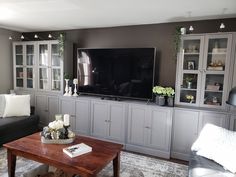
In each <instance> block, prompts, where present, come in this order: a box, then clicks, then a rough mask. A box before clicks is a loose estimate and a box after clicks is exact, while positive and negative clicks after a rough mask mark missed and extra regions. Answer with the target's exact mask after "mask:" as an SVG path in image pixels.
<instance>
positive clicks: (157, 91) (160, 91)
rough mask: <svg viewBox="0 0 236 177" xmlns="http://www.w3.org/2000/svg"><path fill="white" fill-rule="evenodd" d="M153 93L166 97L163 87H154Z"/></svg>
mask: <svg viewBox="0 0 236 177" xmlns="http://www.w3.org/2000/svg"><path fill="white" fill-rule="evenodd" d="M152 92H153V93H154V94H155V95H161V96H165V88H164V87H161V86H155V87H153V89H152Z"/></svg>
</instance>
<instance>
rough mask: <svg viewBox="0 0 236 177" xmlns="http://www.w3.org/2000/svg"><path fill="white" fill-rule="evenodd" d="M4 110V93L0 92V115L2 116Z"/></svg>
mask: <svg viewBox="0 0 236 177" xmlns="http://www.w3.org/2000/svg"><path fill="white" fill-rule="evenodd" d="M4 110H5V95H4V94H0V117H2V116H3V114H4Z"/></svg>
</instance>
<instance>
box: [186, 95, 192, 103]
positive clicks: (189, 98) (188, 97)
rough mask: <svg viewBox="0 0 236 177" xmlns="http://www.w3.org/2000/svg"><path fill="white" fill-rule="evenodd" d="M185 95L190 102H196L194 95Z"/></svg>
mask: <svg viewBox="0 0 236 177" xmlns="http://www.w3.org/2000/svg"><path fill="white" fill-rule="evenodd" d="M185 97H186V99H187V100H188V102H189V103H193V102H194V96H193V95H186V96H185Z"/></svg>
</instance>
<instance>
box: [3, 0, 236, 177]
mask: <svg viewBox="0 0 236 177" xmlns="http://www.w3.org/2000/svg"><path fill="white" fill-rule="evenodd" d="M81 3H82V4H81ZM168 3H169V4H170V3H173V2H155V1H150V2H149V3H148V4H146V2H144V1H140V2H138V3H136V2H134V1H132V0H131V1H128V2H124V1H121V2H119V3H118V2H107V1H105V0H104V1H102V2H100V3H98V2H96V3H95V2H93V3H92V2H82V1H71V2H66V1H63V0H59V1H55V0H49V1H38V0H34V1H32V2H27V1H25V0H21V1H18V2H17V1H2V2H1V3H0V4H1V6H0V27H1V28H0V53H1V56H0V62H1V63H0V83H1V84H0V94H9V93H10V92H11V93H15V94H17V95H30V105H31V106H33V107H34V109H35V111H34V112H35V114H36V115H38V116H39V118H38V119H39V120H38V121H39V128H42V127H44V126H47V125H48V124H49V123H50V122H53V121H54V120H55V115H58V114H62V115H65V114H69V115H70V128H69V129H70V130H72V131H73V132H75V133H76V134H79V135H85V136H89V137H93V138H96V139H101V140H103V141H109V142H113V143H120V144H123V145H124V147H123V149H124V150H125V152H132V153H134V154H126V156H125V157H122V155H121V170H122V169H124V167H122V163H123V164H126V162H124V160H122V158H123V159H124V158H126V157H127V156H130V157H132V155H140V156H141V155H142V160H140V161H139V162H140V164H135V163H134V161H138V160H137V159H139V158H140V159H141V157H140V156H138V157H136V156H135V158H134V159H132V160H130V159H129V160H130V161H133V162H132V163H134V164H135V165H133V166H132V167H131V166H129V167H130V170H129V173H128V172H127V171H125V170H124V171H125V172H124V174H125V173H126V172H127V174H125V175H127V176H132V173H133V174H134V176H142V175H144V176H150V177H151V176H158V175H159V176H164V175H167V174H169V175H175V176H186V175H188V174H189V175H190V173H196V172H195V171H194V172H192V171H190V172H189V171H188V168H189V167H191V164H190V165H188V161H189V160H190V158H191V156H190V154H191V147H192V144H193V143H194V142H195V140H196V139H197V138H198V137H199V136H200V132H201V130H202V129H203V127H204V125H205V124H207V123H212V124H215V125H217V126H219V127H223V128H225V129H226V130H228V131H230V132H231V133H232V132H233V131H235V130H236V114H235V109H234V108H233V106H229V105H228V104H226V103H225V102H226V101H227V100H228V96H229V92H230V90H231V89H232V88H233V87H235V86H236V79H235V78H236V77H235V74H236V65H235V57H236V54H235V50H236V47H235V46H236V34H235V31H236V9H235V7H236V4H235V2H234V1H229V2H227V3H224V2H217V3H216V2H214V1H210V0H209V1H204V2H203V1H202V3H201V2H194V1H181V2H178V3H177V2H175V4H174V5H173V6H171V7H170V5H169V4H168ZM206 3H207V4H208V6H206V5H204V4H206ZM124 4H125V8H124ZM134 4H136V5H135V6H134ZM160 4H161V5H160ZM176 6H180V7H181V8H180V9H176V8H175V7H176ZM25 7H28V8H25ZM81 12H82V13H81ZM107 14H109V15H107ZM191 41H192V42H193V43H190V42H191ZM211 42H212V43H211ZM189 44H191V45H189ZM45 45H47V47H46V49H48V53H46V55H48V56H50V57H49V58H50V60H53V57H52V56H53V45H58V46H59V48H60V47H62V50H63V54H62V55H60V54H59V56H58V58H60V64H58V66H53V64H52V65H51V66H44V65H40V56H44V57H45V56H46V55H44V54H45V53H43V52H45ZM207 45H209V46H210V47H209V48H211V50H212V52H209V51H207V50H208V49H207ZM18 46H22V51H23V52H22V54H21V53H18V51H17V47H18ZM27 46H33V47H34V53H33V54H34V57H35V58H34V59H35V61H34V62H35V63H34V64H33V66H27V64H26V63H27V62H26V61H28V60H27V58H28V56H30V55H31V53H30V54H28V55H27V52H26V51H27V50H26V48H27ZM40 47H41V48H40ZM144 48H148V49H149V48H150V49H154V52H152V54H153V53H154V57H152V58H155V60H153V59H151V60H152V62H153V63H152V66H153V67H152V71H151V73H152V74H153V75H152V76H151V79H152V83H151V86H152V87H153V86H162V87H164V88H166V87H171V88H173V89H174V90H175V99H174V102H175V105H174V106H168V103H167V101H166V102H165V106H160V105H157V104H159V103H156V100H155V98H156V97H155V93H152V88H151V89H149V94H151V96H150V95H147V96H146V95H145V96H144V95H143V94H142V93H141V92H140V93H139V95H137V94H136V95H135V96H133V95H131V96H130V95H129V96H127V95H116V96H115V97H112V95H111V94H107V92H106V94H105V92H104V93H99V95H98V94H97V92H96V94H94V93H91V91H89V94H88V92H87V91H85V93H83V91H84V90H83V89H86V87H84V88H83V85H82V83H83V84H85V85H86V83H85V80H86V79H81V77H79V76H78V74H79V73H80V71H79V69H80V67H79V65H78V62H79V59H78V58H79V57H78V55H77V54H78V53H79V51H80V50H81V51H82V52H83V50H84V49H86V50H88V51H89V50H93V49H97V50H101V49H112V50H113V51H114V50H117V49H139V51H142V50H141V49H144ZM176 48H177V49H178V51H177V52H176ZM182 49H184V52H185V53H184V52H182V51H181V50H182ZM59 50H60V49H59ZM190 50H191V52H189V51H190ZM225 50H226V51H225ZM196 51H197V52H196ZM213 51H214V52H215V51H218V52H219V51H220V52H219V53H220V54H219V55H220V56H221V58H219V57H218V56H217V55H216V54H215V53H214V52H213ZM41 52H42V53H41ZM129 52H130V51H129ZM20 55H22V58H23V60H22V62H23V61H24V64H22V65H21V64H18V63H17V61H16V60H17V58H18V57H19V56H20ZM209 55H210V56H211V55H214V56H211V57H209ZM197 56H199V58H198V57H197ZM222 56H223V57H222ZM185 57H186V58H185ZM209 58H210V59H209ZM213 58H214V59H213ZM222 58H223V59H222ZM44 59H45V58H44ZM44 59H43V57H42V61H44ZM83 59H84V58H82V59H81V60H83ZM151 60H150V61H151ZM185 60H186V61H185ZM208 60H211V61H208ZM205 62H206V63H205ZM55 63H57V62H55ZM127 63H128V62H127ZM183 63H184V65H183ZM185 63H186V64H185ZM136 64H137V63H133V64H132V65H133V66H134V65H136ZM190 64H191V66H190ZM205 64H206V65H207V66H205ZM121 65H122V64H121ZM188 65H189V66H188ZM108 66H109V65H105V67H108ZM116 67H118V66H117V65H116ZM191 67H193V68H191ZM45 68H46V70H47V69H48V71H47V72H48V73H50V74H48V78H49V80H48V83H45V82H42V83H41V82H40V77H41V76H42V78H41V80H43V79H45V78H44V74H42V71H44V70H45ZM88 68H89V67H88ZM212 68H213V69H212ZM95 69H96V67H95V68H92V70H91V72H93V73H94V72H96V71H95ZM210 69H211V71H210ZM26 70H27V72H26ZM208 70H209V71H208ZM212 70H213V71H212ZM28 71H30V72H31V74H30V75H28ZM53 71H55V72H53ZM125 71H126V69H125V65H124V63H123V70H121V71H120V73H122V72H123V73H125ZM40 73H41V74H40ZM58 73H60V74H59V75H60V77H58V78H59V79H53V75H58ZM125 74H127V73H125ZM106 75H109V73H107V74H106ZM136 75H138V74H136ZM189 76H191V78H190V80H192V82H191V84H188V83H189V82H188V81H187V80H189ZM94 78H95V77H93V78H91V80H95V79H94ZM127 78H128V76H127ZM32 79H33V81H30V80H32ZM65 79H69V83H68V85H67V84H66V81H65ZM105 79H107V78H104V80H105ZM140 80H141V79H140ZM209 80H211V81H209ZM213 81H214V82H213ZM88 82H90V81H89V79H88ZM91 82H92V81H91ZM133 82H134V83H136V84H137V82H138V79H137V78H136V80H134V79H133ZM56 83H57V84H56ZM97 84H98V83H97ZM99 84H101V83H99ZM67 86H68V88H67V89H66V87H67ZM69 87H71V88H69ZM115 87H117V86H116V85H115V86H114V88H115ZM53 88H54V89H53ZM147 88H149V87H148V86H147ZM75 89H77V90H75ZM106 89H107V88H106ZM100 90H101V89H100ZM65 92H66V93H67V96H63V95H64V94H65ZM75 93H76V94H78V96H77V95H76V94H75ZM117 93H118V92H117ZM119 93H120V92H119ZM143 93H145V92H143ZM214 93H215V95H214ZM73 94H75V96H73ZM204 94H205V95H207V94H208V95H207V96H205V95H204ZM68 95H69V96H68ZM113 96H114V95H113ZM204 96H205V97H204ZM132 97H133V98H135V97H139V98H141V99H136V98H135V99H133V98H132ZM165 97H168V96H165ZM187 97H190V98H187ZM208 98H209V100H208ZM15 107H17V106H16V105H15ZM8 120H10V119H8ZM29 126H30V127H31V126H32V125H31V124H29ZM32 127H33V126H32ZM0 130H1V129H0ZM11 130H14V128H13V129H12V128H11ZM30 131H31V130H26V132H27V133H28V134H30V133H29V132H30ZM16 132H17V131H16ZM24 136H25V135H24ZM17 139H18V138H17ZM4 143H5V142H4ZM1 150H2V149H1ZM0 153H3V152H2V151H0ZM4 153H6V152H4ZM136 153H138V154H136ZM5 155H6V154H5ZM149 157H150V158H154V159H155V160H157V159H158V160H159V159H162V160H163V158H164V160H167V161H163V162H157V161H155V162H153V161H152V160H153V159H151V160H150V159H149V161H145V158H149ZM127 158H128V157H127ZM176 159H177V160H176ZM4 162H7V158H6V159H5V161H4ZM144 162H145V163H151V164H158V163H159V164H160V163H162V164H165V165H166V166H168V168H169V169H170V168H174V167H173V166H172V165H173V164H172V165H171V164H169V162H171V163H172V162H177V163H175V164H174V165H180V166H177V167H178V168H174V170H176V171H178V170H180V173H181V174H178V173H177V172H176V171H175V172H170V171H168V170H167V172H163V173H161V172H160V171H161V169H160V168H159V169H158V167H156V166H155V167H154V166H150V169H149V171H148V172H145V170H144V171H142V170H140V169H142V168H147V166H143V164H142V163H144ZM152 162H153V163H152ZM25 163H26V162H25ZM218 163H219V162H218ZM186 164H187V165H186ZM0 165H1V167H2V168H3V166H2V164H0ZM181 165H183V166H181ZM41 168H45V166H43V167H41ZM127 168H128V167H127ZM162 168H164V167H163V166H162ZM4 169H5V170H7V169H6V165H5V166H4ZM135 169H137V170H135ZM157 169H158V170H157ZM192 169H194V167H193V168H192ZM222 169H223V168H222ZM18 170H19V169H18ZM211 170H212V169H211ZM29 171H30V170H29ZM137 171H138V172H139V174H136V173H138V172H137ZM225 171H226V173H227V175H233V173H230V172H229V171H227V170H225ZM25 172H26V171H25ZM208 172H209V171H208ZM208 172H207V173H208ZM211 173H212V174H213V176H214V175H215V176H216V173H213V172H212V171H211ZM218 173H219V171H218V172H217V174H218ZM220 173H221V174H222V176H223V175H226V174H223V171H220ZM0 174H1V175H2V174H3V175H6V174H7V172H5V171H3V172H2V173H1V170H0ZM19 174H20V175H23V172H21V173H19V171H17V167H16V176H17V175H19ZM124 174H122V173H121V176H125V175H124ZM105 175H106V174H104V176H105ZM194 175H196V174H192V176H194ZM167 176H168V175H167ZM190 176H191V175H190ZM200 176H201V175H200Z"/></svg>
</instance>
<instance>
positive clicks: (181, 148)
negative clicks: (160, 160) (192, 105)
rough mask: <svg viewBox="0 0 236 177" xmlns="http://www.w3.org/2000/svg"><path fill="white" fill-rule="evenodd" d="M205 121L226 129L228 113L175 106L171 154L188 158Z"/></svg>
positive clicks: (180, 157)
mask: <svg viewBox="0 0 236 177" xmlns="http://www.w3.org/2000/svg"><path fill="white" fill-rule="evenodd" d="M207 123H211V124H214V125H217V126H220V127H224V128H227V129H228V128H229V114H228V113H226V112H225V113H222V112H216V111H206V110H196V109H185V108H175V109H174V116H173V131H172V148H171V156H172V157H173V158H178V159H183V160H188V159H189V155H190V153H191V146H192V144H193V143H194V141H195V140H196V139H197V137H198V135H199V133H200V132H201V130H202V128H203V127H204V125H205V124H207Z"/></svg>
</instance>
